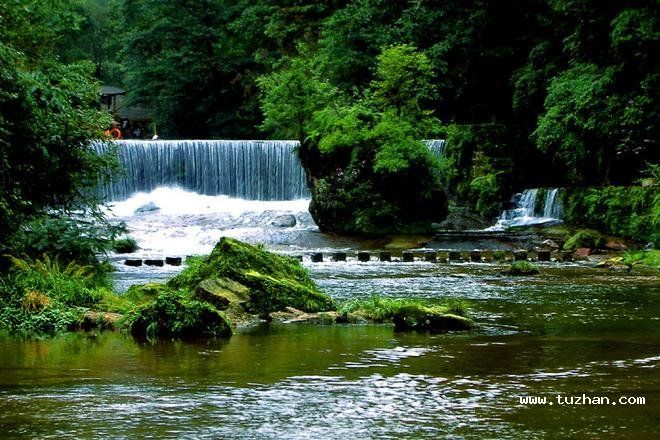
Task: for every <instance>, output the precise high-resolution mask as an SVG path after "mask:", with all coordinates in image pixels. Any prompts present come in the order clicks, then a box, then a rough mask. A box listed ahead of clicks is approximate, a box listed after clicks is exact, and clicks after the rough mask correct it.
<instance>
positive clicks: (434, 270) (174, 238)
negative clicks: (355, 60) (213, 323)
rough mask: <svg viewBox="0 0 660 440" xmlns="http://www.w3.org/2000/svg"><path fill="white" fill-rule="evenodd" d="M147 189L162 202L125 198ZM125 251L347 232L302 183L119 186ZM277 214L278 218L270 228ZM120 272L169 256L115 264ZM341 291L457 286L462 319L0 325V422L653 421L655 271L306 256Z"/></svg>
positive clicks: (22, 434) (659, 340)
mask: <svg viewBox="0 0 660 440" xmlns="http://www.w3.org/2000/svg"><path fill="white" fill-rule="evenodd" d="M150 202H153V203H155V204H156V205H157V206H158V207H159V208H160V209H158V210H157V211H154V212H147V213H137V214H136V213H135V209H137V208H139V207H140V206H142V205H144V204H147V203H150ZM115 214H116V215H117V216H118V218H119V219H120V220H123V221H126V222H127V223H128V226H129V229H130V230H131V234H132V236H134V237H135V238H137V239H138V242H139V244H140V246H141V248H142V249H141V250H140V251H139V252H138V254H137V258H147V257H163V256H167V255H174V256H177V255H178V256H185V255H186V254H187V253H203V252H208V251H210V249H211V248H212V246H213V244H214V243H215V241H216V240H217V239H218V238H219V237H220V236H222V235H230V236H234V237H237V238H240V239H246V240H249V241H251V242H263V243H266V245H267V246H269V247H270V248H272V249H276V250H278V251H282V252H288V253H299V252H303V253H304V252H310V251H311V250H324V251H330V250H333V249H341V250H347V249H348V250H350V249H353V250H355V249H356V248H358V247H361V246H362V247H364V246H367V247H368V245H366V244H365V243H355V242H352V241H351V240H348V239H339V238H337V237H331V236H325V235H323V234H320V233H319V232H318V230H317V228H316V227H315V225H314V224H313V222H312V221H311V219H310V217H309V214H308V213H307V212H306V202H305V201H292V202H251V203H250V204H246V203H243V202H242V201H240V200H236V199H228V198H226V197H223V196H219V197H212V198H209V197H206V196H198V195H194V194H193V195H191V194H190V193H185V192H181V191H180V190H176V189H161V190H157V191H154V192H153V193H150V194H138V195H136V196H135V197H134V198H132V199H130V200H128V201H126V202H122V203H121V204H117V206H116V207H115ZM282 214H292V215H295V216H296V219H297V222H298V224H297V225H296V226H295V227H294V228H288V229H281V228H274V227H272V226H271V225H270V222H271V221H272V220H273V218H274V217H276V216H277V215H282ZM125 258H127V256H125V255H115V256H113V261H114V262H115V264H117V266H118V268H119V269H120V270H119V272H117V274H116V281H117V285H118V287H119V288H120V290H121V289H123V288H125V287H127V286H128V285H130V284H132V283H135V282H143V281H146V280H161V279H164V278H167V277H169V276H171V275H172V274H174V273H176V271H178V270H180V268H178V267H172V266H165V267H163V268H154V267H144V266H143V267H141V268H128V267H126V266H124V265H123V264H122V262H123V259H125ZM305 264H306V266H307V267H308V268H309V269H310V272H311V274H312V276H313V278H314V279H315V280H316V281H317V282H318V283H319V285H320V286H321V287H322V288H323V289H324V290H325V291H326V292H328V293H329V294H330V295H332V296H333V297H334V298H336V299H337V300H339V301H342V300H347V299H351V298H358V297H361V298H366V297H369V296H371V295H374V294H378V295H383V296H389V297H413V298H424V299H425V300H428V301H430V302H445V301H447V300H461V301H465V302H467V304H468V305H469V307H470V310H471V314H472V316H473V317H474V319H475V320H476V321H477V323H478V324H479V326H478V328H477V329H475V330H473V331H470V332H462V333H449V334H435V335H431V334H416V333H395V332H394V331H393V328H392V327H391V326H389V325H334V326H315V325H303V324H299V325H294V324H287V325H284V324H274V325H271V326H263V327H260V328H255V329H251V330H249V331H244V332H239V333H237V334H235V335H234V336H232V337H231V339H228V340H211V341H197V342H177V341H161V342H157V343H149V342H139V341H135V340H134V339H132V338H130V337H126V336H123V335H121V334H116V333H108V332H105V333H91V334H69V335H63V336H59V337H56V338H54V339H47V340H42V341H18V340H16V339H11V338H8V337H0V439H6V438H76V439H77V438H131V439H132V438H159V439H160V438H181V437H183V438H241V439H242V438H244V439H253V438H256V439H260V438H276V439H297V438H328V439H331V438H332V439H335V438H336V439H351V438H355V439H361V438H378V439H381V438H433V439H435V438H447V437H449V438H475V439H482V438H525V439H527V438H544V437H545V438H612V439H618V438H635V439H644V438H657V432H658V427H659V426H660V278H659V277H658V275H657V272H656V273H643V272H640V271H639V270H638V269H635V270H634V271H633V275H631V274H615V273H609V272H607V271H604V270H600V269H594V268H590V267H587V266H586V265H584V264H582V265H580V264H557V263H542V264H540V265H539V266H540V268H541V274H540V275H537V276H533V277H519V278H516V277H504V276H501V275H499V272H500V271H501V270H502V267H501V266H497V265H488V264H472V263H465V264H451V265H446V264H434V263H425V262H415V263H400V262H393V263H380V262H370V263H357V262H356V261H355V260H354V259H353V260H352V261H349V262H345V263H343V262H342V263H320V264H312V263H308V262H307V260H306V263H305ZM583 394H584V395H586V396H591V397H601V396H605V397H608V398H610V399H611V400H612V401H618V399H619V398H620V397H622V396H632V397H643V398H645V400H646V403H645V404H644V405H637V406H634V405H616V406H615V405H570V406H561V405H559V404H557V403H555V404H553V405H549V404H548V405H522V404H520V403H519V398H520V397H525V396H534V397H547V398H549V399H555V396H557V395H561V396H562V397H564V398H567V397H570V396H582V395H583Z"/></svg>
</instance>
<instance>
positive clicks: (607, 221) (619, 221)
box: [565, 186, 660, 246]
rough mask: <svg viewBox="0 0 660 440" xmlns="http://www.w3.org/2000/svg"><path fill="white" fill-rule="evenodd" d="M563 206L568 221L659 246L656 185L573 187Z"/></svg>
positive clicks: (659, 202)
mask: <svg viewBox="0 0 660 440" xmlns="http://www.w3.org/2000/svg"><path fill="white" fill-rule="evenodd" d="M565 206H566V220H567V221H569V222H570V223H574V224H579V225H584V226H588V227H590V228H595V229H598V230H600V231H603V232H606V233H609V234H612V235H617V236H621V237H628V238H633V239H636V240H639V241H642V242H645V243H649V242H650V243H654V244H655V245H656V246H659V245H660V193H659V191H658V186H648V187H643V186H607V187H604V188H576V189H573V190H570V191H569V192H568V194H567V196H566V200H565Z"/></svg>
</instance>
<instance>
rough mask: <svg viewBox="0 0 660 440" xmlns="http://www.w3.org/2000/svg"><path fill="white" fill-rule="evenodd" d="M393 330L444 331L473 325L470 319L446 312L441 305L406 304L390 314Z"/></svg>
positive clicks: (469, 327) (462, 328) (467, 328)
mask: <svg viewBox="0 0 660 440" xmlns="http://www.w3.org/2000/svg"><path fill="white" fill-rule="evenodd" d="M392 322H393V323H394V330H395V331H407V330H418V331H431V332H444V331H451V330H469V329H471V328H472V327H473V323H472V321H471V320H470V319H468V318H466V317H464V316H458V315H454V314H451V313H446V312H445V309H443V308H441V307H425V306H421V305H406V306H403V307H401V308H399V309H398V310H396V311H395V312H394V315H393V316H392Z"/></svg>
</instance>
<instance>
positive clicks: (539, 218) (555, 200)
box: [486, 188, 564, 231]
mask: <svg viewBox="0 0 660 440" xmlns="http://www.w3.org/2000/svg"><path fill="white" fill-rule="evenodd" d="M559 194H560V189H559V188H531V189H526V190H525V191H523V192H522V193H518V194H515V195H514V196H513V197H512V198H511V202H513V203H515V206H516V207H515V208H512V209H505V210H504V211H502V214H501V215H500V217H499V218H498V219H497V223H495V225H493V226H491V227H489V228H487V229H486V230H488V231H503V230H505V229H507V228H510V227H515V226H532V225H550V224H557V223H561V221H562V218H563V216H564V206H563V204H562V202H561V197H559Z"/></svg>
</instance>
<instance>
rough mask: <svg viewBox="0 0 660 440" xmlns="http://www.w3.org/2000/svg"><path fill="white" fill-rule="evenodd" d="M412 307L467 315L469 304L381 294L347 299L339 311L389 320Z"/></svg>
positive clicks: (384, 320) (355, 316)
mask: <svg viewBox="0 0 660 440" xmlns="http://www.w3.org/2000/svg"><path fill="white" fill-rule="evenodd" d="M412 308H418V309H419V308H425V309H429V310H432V311H433V312H435V313H438V314H454V315H458V316H463V317H467V305H466V304H465V303H463V302H460V301H452V302H449V303H448V304H446V305H444V306H438V305H435V306H432V305H430V304H429V303H427V302H425V301H421V300H418V299H410V298H384V297H381V296H372V297H370V298H367V299H351V300H348V301H345V302H343V303H341V304H340V305H339V307H338V309H337V312H338V313H339V315H340V316H344V317H348V316H349V315H352V317H353V318H354V319H364V320H368V321H374V322H389V321H392V319H393V318H394V316H396V315H397V314H398V313H399V312H400V311H401V310H403V309H412Z"/></svg>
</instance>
